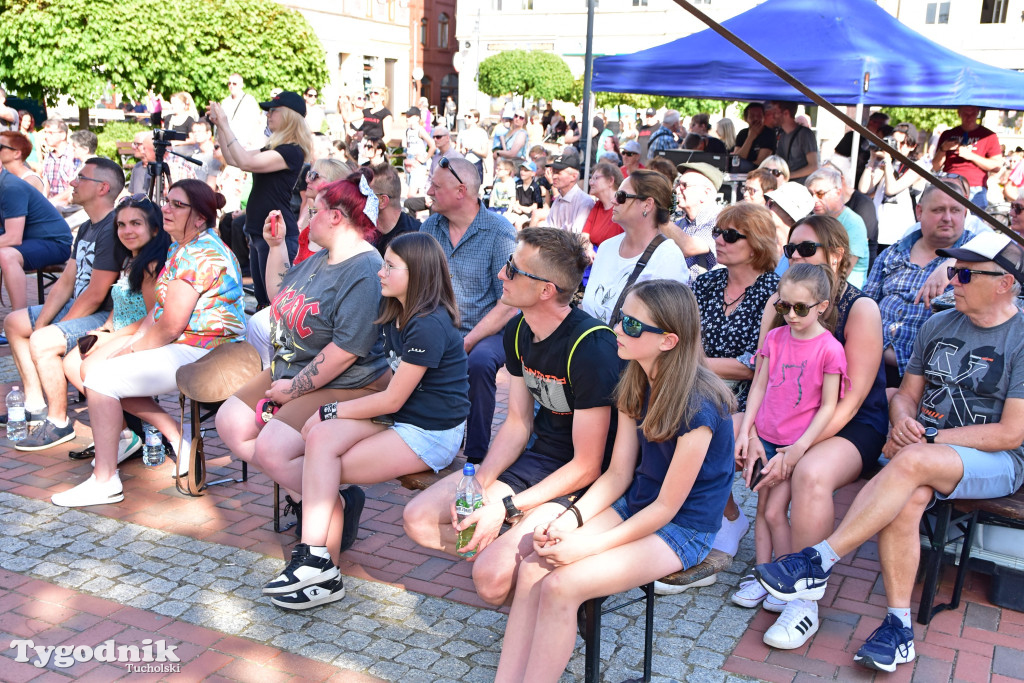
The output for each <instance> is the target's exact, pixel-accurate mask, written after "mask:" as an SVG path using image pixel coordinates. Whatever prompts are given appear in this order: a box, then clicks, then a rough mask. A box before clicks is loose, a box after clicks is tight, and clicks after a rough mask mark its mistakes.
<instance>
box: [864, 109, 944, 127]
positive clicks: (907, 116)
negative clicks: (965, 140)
mask: <svg viewBox="0 0 1024 683" xmlns="http://www.w3.org/2000/svg"><path fill="white" fill-rule="evenodd" d="M882 111H884V112H885V113H886V114H888V115H889V123H890V124H891V125H893V126H895V125H896V124H897V123H912V124H914V127H915V128H917V129H918V130H928V131H932V130H935V129H936V128H937V127H938V126H939V125H941V124H945V125H947V126H949V127H951V128H952V127H954V126H959V125H960V117H959V116H958V115H957V113H956V110H955V109H918V108H915V107H882Z"/></svg>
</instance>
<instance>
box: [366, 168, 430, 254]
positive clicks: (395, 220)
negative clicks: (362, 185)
mask: <svg viewBox="0 0 1024 683" xmlns="http://www.w3.org/2000/svg"><path fill="white" fill-rule="evenodd" d="M370 170H371V171H373V180H371V181H370V188H371V189H372V190H373V191H374V192H375V193H376V194H377V199H378V211H377V232H376V233H375V234H374V239H373V246H375V247H377V251H378V252H380V255H381V256H382V257H383V256H384V252H385V251H387V248H388V245H389V244H391V240H393V239H395V238H396V237H398V236H399V235H404V234H405V233H407V232H417V231H418V230H419V229H420V222H419V221H418V220H416V219H415V218H414V217H413V216H410V215H409V214H408V213H406V212H405V211H402V202H401V197H402V181H401V180H399V178H398V171H396V170H395V167H394V166H392V165H391V164H380V165H379V166H371V167H370Z"/></svg>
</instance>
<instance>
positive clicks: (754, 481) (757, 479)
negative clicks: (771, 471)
mask: <svg viewBox="0 0 1024 683" xmlns="http://www.w3.org/2000/svg"><path fill="white" fill-rule="evenodd" d="M758 464H759V465H760V462H759V463H758ZM762 479H764V467H763V466H762V467H758V469H757V472H755V473H754V476H752V477H751V478H750V490H751V491H753V490H754V488H755V487H756V486H757V485H758V484H760V483H761V480H762Z"/></svg>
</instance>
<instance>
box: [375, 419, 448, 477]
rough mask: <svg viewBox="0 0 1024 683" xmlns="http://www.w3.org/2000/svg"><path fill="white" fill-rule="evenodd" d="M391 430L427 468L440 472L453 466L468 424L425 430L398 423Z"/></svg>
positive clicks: (412, 425) (405, 423) (406, 423)
mask: <svg viewBox="0 0 1024 683" xmlns="http://www.w3.org/2000/svg"><path fill="white" fill-rule="evenodd" d="M391 429H393V430H394V431H395V433H396V434H398V436H399V437H400V438H401V439H402V441H404V442H405V445H406V446H408V447H409V448H411V449H412V452H413V453H415V454H416V455H417V456H419V459H420V460H422V461H423V462H424V463H426V465H427V467H429V468H430V469H432V470H434V471H435V472H440V471H441V470H443V469H444V468H445V467H448V465H451V464H452V460H454V459H455V454H456V453H458V452H459V447H460V446H462V437H463V436H464V435H465V434H466V423H465V422H463V423H462V424H460V425H458V426H457V427H452V428H451V429H438V430H431V429H423V428H422V427H417V426H416V425H414V424H409V423H408V422H398V423H396V424H394V425H393V426H392V427H391Z"/></svg>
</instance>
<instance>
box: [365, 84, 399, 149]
mask: <svg viewBox="0 0 1024 683" xmlns="http://www.w3.org/2000/svg"><path fill="white" fill-rule="evenodd" d="M387 99H388V89H387V86H380V87H375V88H371V89H370V101H369V104H368V105H367V107H366V108H365V109H363V125H362V126H361V127H360V131H361V132H362V134H363V137H364V138H377V139H379V140H383V141H384V144H387V143H389V142H391V136H392V135H393V132H394V131H393V126H394V122H395V118H394V117H393V116H392V115H391V110H390V109H388V108H387V106H385V102H387Z"/></svg>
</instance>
